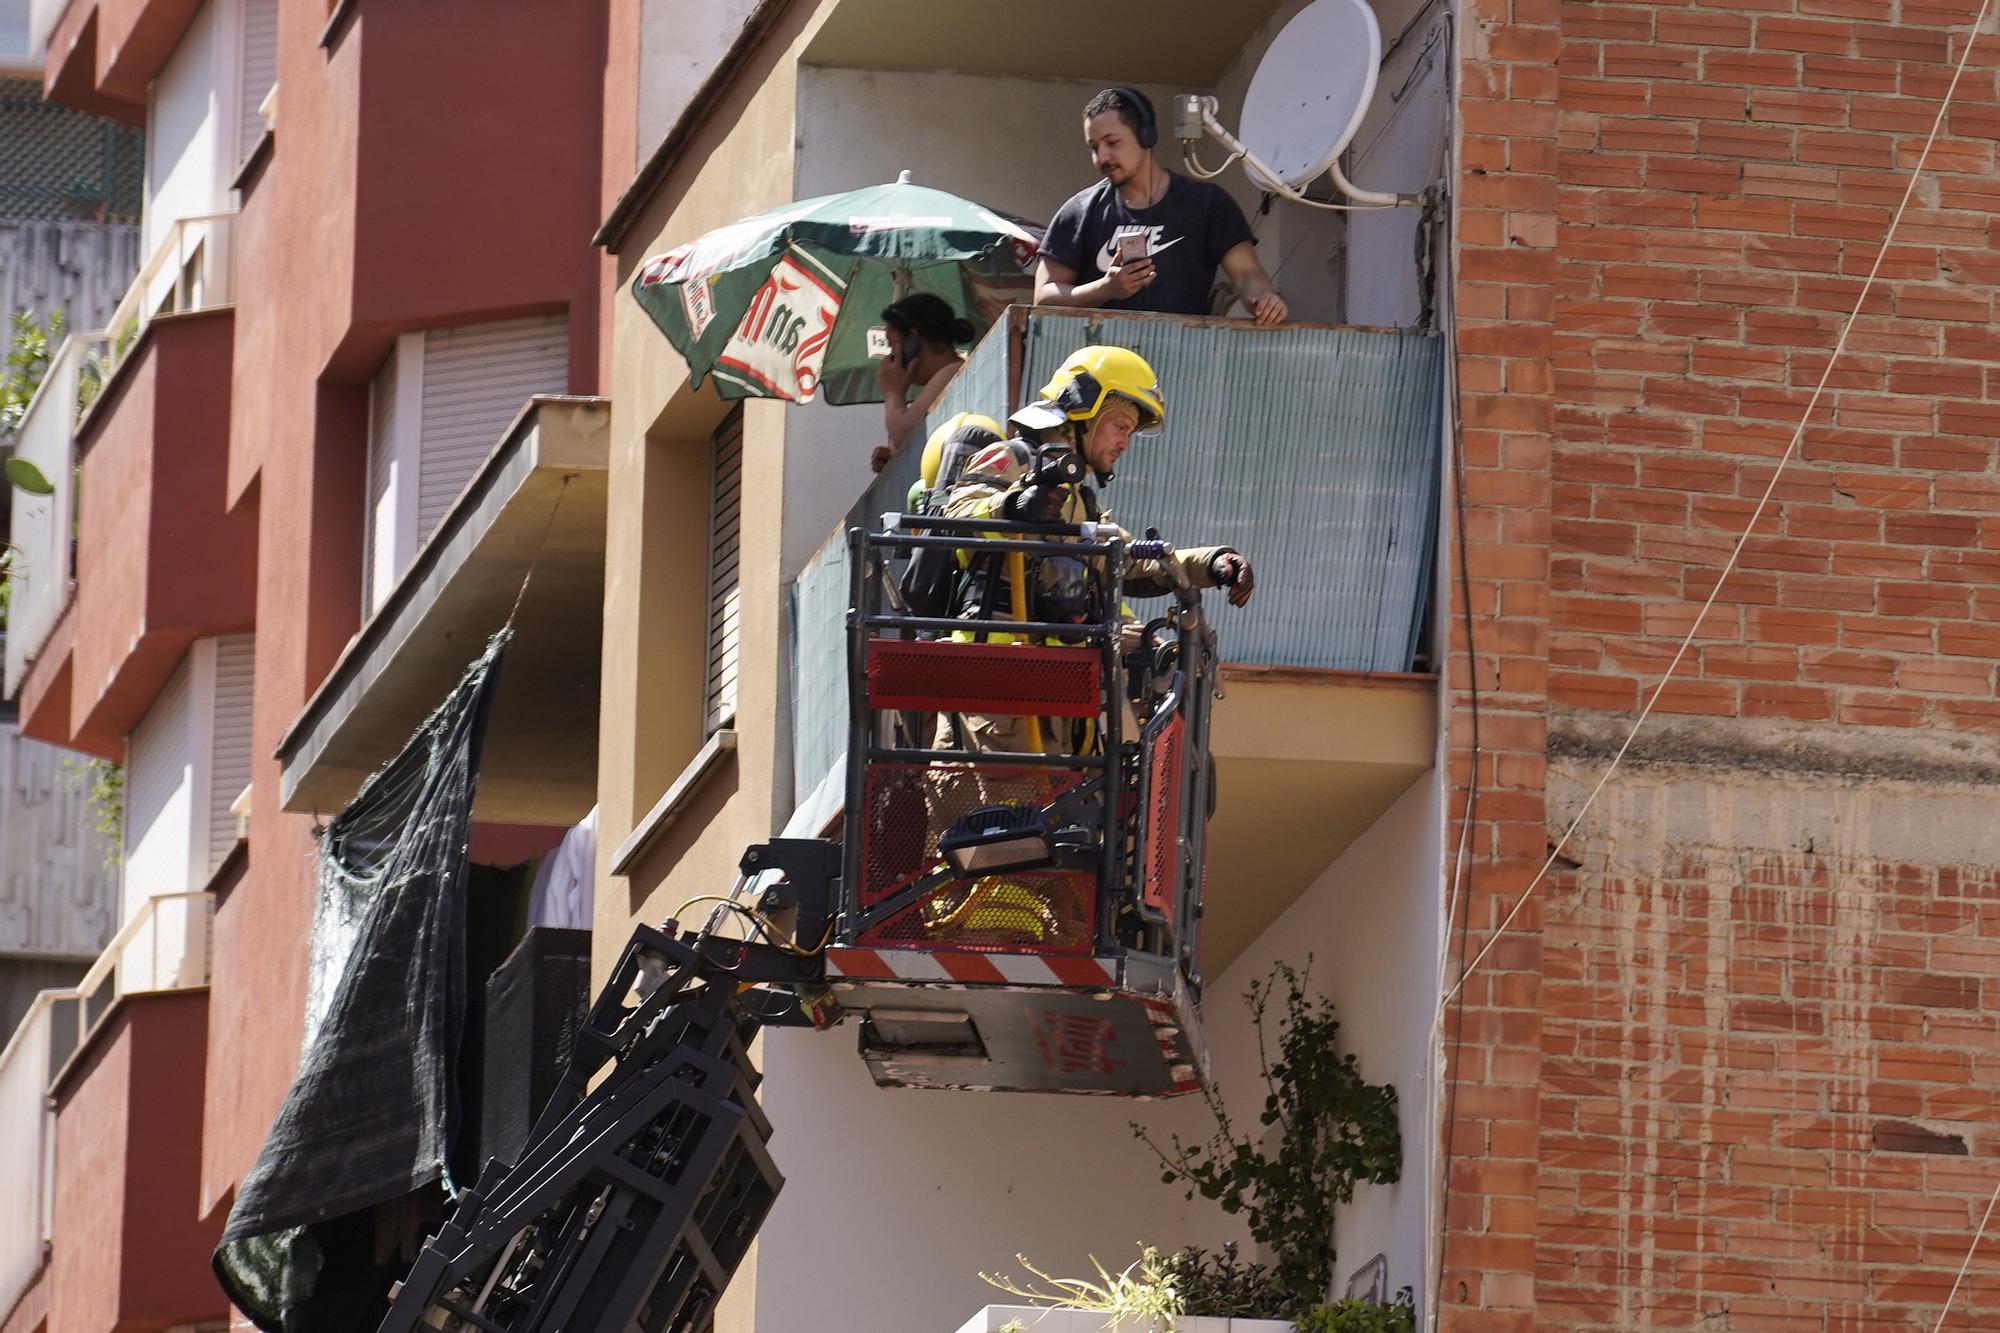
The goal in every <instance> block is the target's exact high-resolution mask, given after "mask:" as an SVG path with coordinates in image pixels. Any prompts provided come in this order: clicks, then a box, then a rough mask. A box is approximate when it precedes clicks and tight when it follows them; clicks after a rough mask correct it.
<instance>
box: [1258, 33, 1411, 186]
mask: <svg viewBox="0 0 2000 1333" xmlns="http://www.w3.org/2000/svg"><path fill="white" fill-rule="evenodd" d="M1381 63H1382V29H1381V27H1380V26H1379V25H1378V24H1377V23H1376V22H1375V11H1374V10H1372V9H1370V8H1369V7H1368V3H1367V0H1313V3H1311V4H1309V5H1307V6H1306V7H1305V8H1304V9H1302V10H1300V11H1299V12H1298V13H1297V14H1295V15H1293V17H1292V21H1291V22H1289V23H1287V24H1286V25H1285V26H1284V29H1283V30H1282V31H1281V32H1279V33H1278V35H1277V37H1276V38H1274V39H1273V40H1272V42H1271V45H1270V48H1269V49H1268V50H1267V51H1265V53H1264V59H1263V60H1262V61H1261V62H1259V64H1258V66H1257V72H1256V73H1255V74H1254V75H1252V76H1251V78H1250V90H1249V91H1248V92H1247V93H1245V94H1244V96H1243V122H1242V128H1241V130H1240V136H1239V137H1240V138H1241V139H1242V141H1243V146H1244V147H1246V148H1248V149H1249V150H1250V156H1249V157H1248V158H1246V159H1245V166H1246V167H1248V168H1249V170H1250V171H1251V174H1252V175H1259V176H1261V175H1263V173H1262V172H1260V171H1258V170H1257V167H1258V166H1259V165H1262V166H1267V167H1268V168H1269V169H1270V170H1271V172H1273V173H1274V174H1275V175H1276V176H1277V177H1278V179H1277V180H1276V181H1266V182H1265V184H1267V185H1274V186H1276V187H1277V188H1278V189H1280V190H1282V191H1285V192H1288V193H1289V192H1292V191H1296V190H1299V189H1301V188H1302V187H1304V185H1305V184H1306V182H1308V181H1310V180H1312V179H1313V178H1315V177H1317V176H1321V175H1324V174H1325V173H1326V172H1328V171H1331V170H1333V169H1334V167H1335V166H1336V165H1337V163H1338V160H1339V158H1340V154H1341V150H1342V149H1344V148H1346V147H1347V145H1348V142H1349V141H1350V140H1352V139H1353V138H1354V132H1355V131H1356V130H1358V129H1360V128H1361V118H1362V117H1363V116H1365V115H1367V114H1368V104H1369V103H1370V102H1372V101H1373V100H1374V98H1375V72H1376V70H1377V68H1379V67H1380V65H1381Z"/></svg>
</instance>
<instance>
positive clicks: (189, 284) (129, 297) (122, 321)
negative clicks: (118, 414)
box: [84, 213, 236, 415]
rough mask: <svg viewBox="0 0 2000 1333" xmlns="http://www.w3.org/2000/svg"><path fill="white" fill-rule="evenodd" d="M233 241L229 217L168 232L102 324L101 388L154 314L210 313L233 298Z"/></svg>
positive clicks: (186, 222) (195, 220)
mask: <svg viewBox="0 0 2000 1333" xmlns="http://www.w3.org/2000/svg"><path fill="white" fill-rule="evenodd" d="M235 239H236V214H234V213H209V214H205V215H203V216H200V217H191V218H182V219H181V220H180V221H178V222H176V223H174V225H173V226H172V227H171V228H169V229H168V231H167V234H166V237H165V238H164V239H163V240H161V242H160V244H159V245H158V246H156V247H155V248H154V250H153V254H152V257H151V258H150V259H148V260H147V261H146V266H145V267H144V268H142V269H140V270H139V276H138V277H137V278H135V279H134V280H133V282H132V285H131V286H130V287H128V288H126V290H125V298H124V299H123V300H121V301H120V302H119V303H118V308H117V309H116V310H114V311H112V312H111V320H110V322H109V323H107V324H106V325H105V326H104V337H105V339H106V343H105V346H104V348H103V350H102V352H101V361H100V365H99V369H100V371H101V380H102V383H103V385H104V387H105V388H107V389H108V388H109V387H110V385H111V381H112V377H113V376H115V375H116V374H117V373H118V367H119V366H120V365H121V364H122V363H123V362H124V360H125V357H126V355H127V354H128V353H129V352H130V351H131V349H132V345H133V344H134V343H135V342H137V341H138V340H139V335H140V334H142V333H144V332H145V331H146V326H147V325H148V324H150V323H152V322H153V319H154V317H155V316H158V315H173V314H185V313H187V312H189V311H195V310H212V309H214V308H215V307H217V306H225V305H228V304H230V302H232V301H233V300H235V299H236V297H235V286H236V256H235ZM91 402H92V403H94V402H95V397H94V396H93V397H92V398H91ZM89 407H90V403H86V405H85V408H84V412H85V414H86V415H87V414H88V412H89Z"/></svg>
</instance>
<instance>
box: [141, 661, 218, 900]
mask: <svg viewBox="0 0 2000 1333" xmlns="http://www.w3.org/2000/svg"><path fill="white" fill-rule="evenodd" d="M195 674H196V672H195V666H194V662H193V659H192V654H190V656H189V657H188V658H185V659H183V660H182V662H181V664H180V667H179V668H178V669H177V670H176V671H175V672H174V675H173V678H172V679H171V680H170V681H169V682H168V683H167V686H166V688H165V689H163V690H161V691H160V695H159V697H158V698H157V699H155V700H154V701H153V706H152V707H151V708H149V709H147V710H146V716H145V717H143V718H141V719H140V721H139V725H138V726H137V727H135V728H134V729H133V731H132V736H131V739H130V741H129V742H128V743H127V745H126V752H125V885H124V899H125V910H124V914H123V915H124V919H125V920H127V921H129V920H131V919H132V918H133V917H134V916H136V915H138V913H139V909H140V908H141V907H142V906H143V905H144V904H145V901H146V899H148V898H151V897H154V896H156V895H158V894H162V893H182V892H185V891H186V890H188V889H195V888H200V887H201V886H200V885H199V884H190V883H188V878H189V874H188V872H189V867H190V863H191V861H192V860H193V857H194V849H193V839H194V832H195V828H196V824H195V813H194V807H195V790H196V784H195V772H194V770H195V755H194V749H195V740H194V697H195V694H196V683H195V680H194V677H195Z"/></svg>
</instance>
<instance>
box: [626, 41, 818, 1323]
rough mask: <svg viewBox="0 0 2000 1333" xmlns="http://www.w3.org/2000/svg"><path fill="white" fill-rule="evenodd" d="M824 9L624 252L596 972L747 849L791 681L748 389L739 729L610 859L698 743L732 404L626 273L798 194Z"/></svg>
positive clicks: (760, 447)
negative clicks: (731, 746) (725, 751)
mask: <svg viewBox="0 0 2000 1333" xmlns="http://www.w3.org/2000/svg"><path fill="white" fill-rule="evenodd" d="M822 7H823V6H819V5H814V4H809V3H801V4H797V5H795V6H793V8H792V10H791V11H790V12H789V13H788V14H787V15H786V17H785V19H784V20H783V21H782V23H781V24H780V26H779V28H778V30H777V32H776V33H775V34H774V36H773V38H772V39H771V40H770V41H769V42H767V43H766V46H765V48H764V49H763V51H761V52H760V53H759V54H757V55H755V56H753V57H752V62H751V67H750V68H749V69H748V70H746V71H745V73H744V76H743V77H742V78H741V79H740V80H738V82H737V84H736V85H735V87H734V88H733V89H732V91H731V92H730V93H729V94H728V95H727V96H726V97H725V98H724V99H723V102H722V104H721V106H720V107H719V108H718V109H717V110H716V111H715V112H714V113H712V114H711V115H710V117H709V119H708V121H707V123H706V124H705V125H704V126H703V128H702V129H701V131H700V132H699V133H698V134H697V135H696V137H695V140H694V142H693V143H692V144H690V145H689V148H688V151H687V152H686V154H685V156H684V157H683V159H682V162H681V165H680V166H679V167H678V168H677V169H676V170H675V171H674V173H673V174H672V175H671V176H670V178H669V179H668V181H667V182H666V184H665V185H664V186H663V188H661V189H660V191H659V192H658V193H657V195H656V196H655V198H654V201H653V203H652V204H651V206H650V207H649V209H648V210H647V211H646V212H645V213H644V214H643V215H642V216H641V217H640V219H639V221H638V222H637V224H636V225H635V226H634V227H633V228H632V230H631V233H630V239H628V240H627V241H626V242H625V244H624V245H623V246H622V247H621V252H620V253H619V255H618V256H617V265H616V268H617V279H618V282H617V288H616V290H615V291H614V292H613V293H612V295H611V305H612V310H611V315H610V322H611V328H612V347H611V379H610V393H611V400H612V417H611V436H612V438H611V476H610V505H609V512H608V514H607V519H606V536H605V592H604V612H605V614H604V667H603V671H604V675H603V704H602V711H601V714H600V720H599V746H598V755H599V759H598V773H599V778H598V796H599V802H600V807H599V821H600V836H599V839H598V849H599V852H598V854H599V858H600V860H599V876H598V893H597V903H596V932H595V933H596V938H597V940H598V947H597V948H596V950H595V954H596V958H597V974H598V977H597V979H598V981H599V982H601V981H602V980H603V976H604V974H605V973H606V972H607V971H608V970H609V968H610V966H611V964H612V962H613V961H614V960H615V959H616V957H617V954H618V951H619V949H620V948H622V946H623V944H624V941H625V939H626V938H627V936H628V935H629V934H630V932H631V927H632V924H633V923H634V922H635V921H638V920H645V921H648V922H654V923H657V922H658V921H659V920H661V919H662V918H664V917H665V916H666V915H667V914H668V913H669V912H671V911H673V910H674V908H675V907H676V906H677V905H678V904H679V903H681V902H682V901H684V900H685V899H686V898H689V897H692V896H694V895H695V894H698V893H706V892H714V891H716V890H717V889H718V888H720V889H726V888H727V887H728V886H729V884H730V883H731V882H732V881H733V879H734V876H735V866H736V861H737V858H738V857H740V856H741V855H742V853H743V849H744V848H745V847H746V846H747V845H749V844H750V843H753V842H757V841H759V840H762V839H764V838H767V837H769V836H770V835H771V833H772V831H773V809H772V799H773V795H772V793H773V790H774V782H773V763H774V761H775V759H776V757H777V754H778V745H779V742H780V740H781V739H782V736H781V732H780V730H779V728H780V725H781V721H782V706H781V701H782V697H783V691H784V680H783V677H782V675H781V673H780V670H779V663H780V656H779V637H778V636H779V633H780V629H781V625H782V608H783V602H782V590H781V588H780V584H779V579H778V547H779V535H780V531H781V525H782V522H783V509H784V506H783V499H782V497H783V475H782V474H783V458H784V442H783V420H784V408H783V407H782V406H781V405H779V404H776V403H771V402H753V403H749V404H746V406H745V410H744V434H743V487H744V491H743V493H744V497H745V505H744V511H743V523H742V534H741V543H742V548H741V549H742V556H741V559H742V565H741V570H742V573H741V585H742V597H743V601H742V629H741V636H742V637H741V654H742V659H741V660H742V667H741V670H740V674H739V677H738V686H737V691H738V699H737V722H736V726H737V730H738V733H739V744H738V747H737V749H736V751H735V754H734V755H733V756H732V757H730V758H728V759H726V760H725V762H724V763H723V764H722V765H721V766H720V767H719V768H718V769H717V770H716V771H715V772H713V773H712V774H711V775H710V777H709V779H708V781H707V782H706V783H705V784H704V786H703V787H702V789H701V790H700V791H699V792H698V793H697V796H696V798H695V800H694V802H693V804H692V806H691V807H690V808H688V809H687V810H686V812H685V813H684V814H683V815H682V817H681V818H680V819H679V821H677V823H676V824H675V825H674V827H672V828H671V829H669V830H668V831H667V832H666V833H665V834H664V835H663V836H661V837H660V838H658V839H657V840H656V841H655V843H654V845H653V846H652V848H651V850H650V851H649V853H648V855H647V856H646V857H645V858H644V859H643V860H642V861H641V862H640V863H639V864H638V865H637V866H636V867H635V868H634V871H633V873H632V874H631V875H630V876H629V877H619V878H613V877H611V876H610V875H609V874H608V873H606V870H607V867H608V865H609V858H610V855H611V853H612V851H613V850H615V849H616V848H617V846H618V845H619V843H621V842H622V841H623V840H624V839H625V838H626V836H627V835H628V834H629V833H630V832H631V830H632V828H633V827H634V825H635V824H636V823H637V822H638V820H639V819H641V818H643V817H644V815H645V813H646V812H647V810H648V809H650V808H651V806H652V805H653V803H654V802H655V801H656V800H657V799H658V798H659V797H660V796H661V794H662V793H664V792H665V791H666V790H667V788H668V787H669V786H671V785H672V784H673V782H674V779H675V778H676V777H677V776H679V774H680V772H681V771H682V769H683V768H684V767H685V766H686V764H687V763H688V761H690V760H691V759H693V758H694V756H695V754H696V753H697V751H698V750H699V748H700V746H701V742H702V734H701V703H700V697H701V677H702V667H703V660H704V643H703V619H702V602H703V594H704V589H705V562H706V546H707V489H708V462H709V443H708V439H709V434H710V432H711V431H712V430H713V429H714V428H715V427H716V426H717V425H718V424H719V423H720V422H721V421H722V419H723V417H724V416H725V415H726V412H727V408H726V406H725V405H724V404H723V403H722V402H721V400H720V399H718V398H717V397H716V396H715V394H714V392H713V387H712V384H708V385H704V386H703V387H702V388H700V389H698V390H697V389H692V388H690V387H689V385H688V382H687V381H688V374H687V366H686V363H685V362H684V361H682V359H681V358H680V356H679V354H678V353H676V352H675V351H674V350H673V348H672V347H671V346H670V345H669V344H668V342H667V340H666V339H665V338H664V337H663V336H661V334H660V332H659V330H658V329H657V328H656V327H655V326H654V324H653V322H652V320H651V319H650V318H649V317H648V316H647V315H646V314H645V313H644V312H643V311H642V310H640V309H639V307H638V305H637V304H636V302H634V300H633V298H632V296H631V294H630V292H629V291H628V290H627V288H628V286H629V283H630V281H631V277H632V274H633V272H634V271H635V270H636V269H637V268H638V266H639V265H640V264H641V263H643V262H644V261H645V259H646V258H647V257H648V256H651V255H654V254H658V253H660V252H662V251H665V250H668V249H671V248H673V247H674V246H676V245H679V244H681V243H682V242H684V241H687V240H691V239H693V238H694V237H696V236H698V235H700V234H701V233H702V232H704V231H707V230H709V229H710V228H712V227H716V226H720V225H721V224H723V223H725V222H730V221H733V220H735V219H736V218H739V217H742V216H743V215H745V214H747V213H753V212H756V211H757V210H759V209H762V208H767V207H770V206H772V205H775V204H778V203H781V202H783V201H785V200H787V199H790V198H791V197H792V186H793V152H792V128H793V110H794V98H795V95H796V90H795V78H794V76H795V71H796V68H797V64H796V61H797V52H798V50H799V48H800V47H802V46H803V44H804V41H805V38H806V36H807V34H809V32H810V31H811V30H812V29H813V27H814V26H815V25H816V24H817V22H818V21H819V19H820V17H821V16H820V13H819V10H820V9H821V8H822ZM787 794H789V793H788V792H787ZM756 1264H757V1250H755V1249H753V1250H752V1251H751V1254H750V1256H749V1258H748V1259H747V1260H746V1261H745V1264H744V1266H743V1269H742V1270H741V1272H740V1274H739V1277H738V1280H737V1281H736V1282H735V1283H734V1284H733V1285H732V1287H731V1290H730V1293H729V1295H728V1297H727V1298H726V1299H725V1301H724V1304H723V1308H722V1310H721V1312H720V1315H719V1324H718V1326H719V1328H720V1329H721V1330H723V1333H748V1330H749V1329H750V1328H751V1327H752V1311H753V1304H752V1292H753V1290H754V1281H753V1275H754V1273H755V1270H756Z"/></svg>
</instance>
